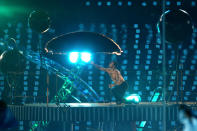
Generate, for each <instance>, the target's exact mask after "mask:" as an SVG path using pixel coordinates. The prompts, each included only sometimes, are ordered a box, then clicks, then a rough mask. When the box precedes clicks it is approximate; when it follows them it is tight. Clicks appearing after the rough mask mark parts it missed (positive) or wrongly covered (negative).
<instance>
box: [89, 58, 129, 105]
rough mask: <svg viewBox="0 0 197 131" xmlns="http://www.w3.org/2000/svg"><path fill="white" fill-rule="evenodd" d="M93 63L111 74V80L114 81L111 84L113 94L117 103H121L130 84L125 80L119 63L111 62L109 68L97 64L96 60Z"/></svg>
mask: <svg viewBox="0 0 197 131" xmlns="http://www.w3.org/2000/svg"><path fill="white" fill-rule="evenodd" d="M91 64H92V65H93V66H94V67H96V68H97V69H99V70H101V71H105V72H107V73H108V74H109V76H110V78H111V80H112V81H113V83H112V84H110V85H109V88H110V89H111V91H112V93H113V95H114V96H115V98H116V103H117V104H121V103H122V101H123V96H124V94H125V91H126V90H127V88H128V85H127V83H126V81H125V80H124V78H123V76H122V75H121V73H120V71H119V70H118V69H117V63H116V62H114V61H112V62H110V64H109V67H108V68H103V67H101V66H99V65H97V64H95V63H94V62H91Z"/></svg>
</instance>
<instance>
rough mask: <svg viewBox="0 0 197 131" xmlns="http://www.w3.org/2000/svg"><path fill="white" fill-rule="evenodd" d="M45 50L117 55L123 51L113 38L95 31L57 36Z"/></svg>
mask: <svg viewBox="0 0 197 131" xmlns="http://www.w3.org/2000/svg"><path fill="white" fill-rule="evenodd" d="M45 51H46V52H47V53H52V54H67V53H68V52H73V51H76V52H83V51H88V52H91V53H106V54H116V55H121V53H122V52H123V51H122V50H121V48H120V46H119V45H118V44H117V43H116V42H114V41H113V40H112V39H111V38H109V37H107V36H105V35H103V34H99V33H94V32H71V33H68V34H64V35H60V36H57V37H55V38H53V39H51V40H50V41H48V42H47V43H46V45H45Z"/></svg>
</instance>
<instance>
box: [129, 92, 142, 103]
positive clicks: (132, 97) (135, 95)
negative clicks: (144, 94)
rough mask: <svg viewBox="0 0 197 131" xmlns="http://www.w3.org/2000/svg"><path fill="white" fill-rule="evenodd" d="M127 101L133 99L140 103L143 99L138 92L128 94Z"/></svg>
mask: <svg viewBox="0 0 197 131" xmlns="http://www.w3.org/2000/svg"><path fill="white" fill-rule="evenodd" d="M125 99H126V101H132V102H135V103H139V102H140V101H141V97H140V96H139V95H138V94H131V95H129V96H127V97H126V98H125Z"/></svg>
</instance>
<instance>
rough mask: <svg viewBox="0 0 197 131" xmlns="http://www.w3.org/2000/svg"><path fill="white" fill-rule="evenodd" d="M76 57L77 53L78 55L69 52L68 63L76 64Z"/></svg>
mask: <svg viewBox="0 0 197 131" xmlns="http://www.w3.org/2000/svg"><path fill="white" fill-rule="evenodd" d="M78 57H79V53H78V52H71V53H70V54H69V60H70V62H72V63H76V62H77V60H78Z"/></svg>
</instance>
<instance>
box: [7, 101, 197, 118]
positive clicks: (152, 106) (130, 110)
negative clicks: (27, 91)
mask: <svg viewBox="0 0 197 131" xmlns="http://www.w3.org/2000/svg"><path fill="white" fill-rule="evenodd" d="M179 104H187V105H189V106H191V108H192V109H193V110H197V103H196V102H187V103H181V102H179V103H176V102H170V103H166V105H165V108H166V117H167V120H174V121H175V120H177V118H178V112H179ZM8 107H9V109H10V110H11V111H12V112H13V114H14V115H15V117H16V119H17V120H20V121H67V122H74V121H75V122H76V121H98V122H102V121H149V120H150V121H161V120H162V119H163V118H162V117H163V109H164V108H163V107H164V106H163V103H161V102H154V103H151V102H141V103H139V104H121V105H116V103H59V104H55V103H48V104H46V103H36V104H25V105H9V106H8Z"/></svg>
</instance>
